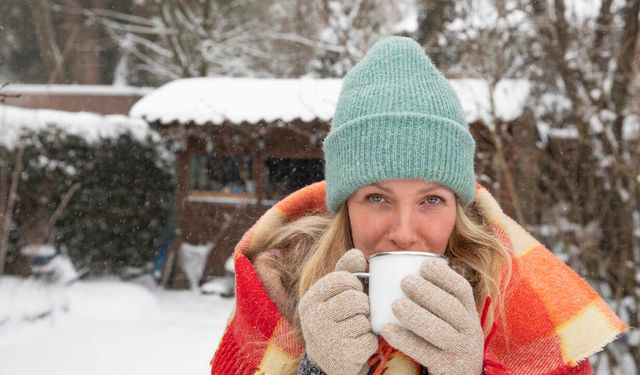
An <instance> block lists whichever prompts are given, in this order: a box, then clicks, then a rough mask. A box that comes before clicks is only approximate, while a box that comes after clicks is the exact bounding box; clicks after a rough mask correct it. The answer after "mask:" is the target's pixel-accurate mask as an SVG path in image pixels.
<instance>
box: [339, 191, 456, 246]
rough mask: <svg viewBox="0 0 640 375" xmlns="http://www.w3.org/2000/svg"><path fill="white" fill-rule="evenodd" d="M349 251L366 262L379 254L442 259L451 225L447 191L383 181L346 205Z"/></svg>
mask: <svg viewBox="0 0 640 375" xmlns="http://www.w3.org/2000/svg"><path fill="white" fill-rule="evenodd" d="M347 208H348V211H349V221H350V223H351V235H352V237H353V242H354V246H355V247H356V248H358V249H360V250H362V251H363V252H364V254H365V255H366V256H369V255H372V254H375V253H379V252H383V251H400V250H405V251H426V252H430V253H436V254H444V252H445V249H446V246H447V242H448V240H449V236H450V235H451V233H452V232H453V226H454V224H455V221H456V198H455V195H454V193H453V192H452V191H451V190H449V189H448V188H446V187H444V186H442V185H439V184H436V183H430V182H426V181H422V180H414V179H401V180H384V181H378V182H375V183H373V184H370V185H366V186H363V187H361V188H360V189H358V190H357V191H355V192H354V193H353V194H351V196H350V197H349V199H347Z"/></svg>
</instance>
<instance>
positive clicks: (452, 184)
mask: <svg viewBox="0 0 640 375" xmlns="http://www.w3.org/2000/svg"><path fill="white" fill-rule="evenodd" d="M323 148H324V153H325V163H326V166H325V171H326V176H325V178H326V180H327V207H328V208H329V209H330V210H331V211H333V212H336V211H337V210H338V209H339V208H340V205H341V204H342V203H343V202H344V201H345V200H346V199H347V198H348V197H349V195H351V194H352V193H353V192H354V191H356V190H358V189H359V188H360V187H362V186H364V185H367V184H370V183H372V182H375V181H381V180H388V179H401V178H415V179H421V180H425V181H430V182H436V183H439V184H441V185H444V186H447V187H449V188H450V189H451V190H453V191H454V193H456V195H457V196H458V198H459V199H460V200H461V203H462V204H463V205H464V206H467V205H468V204H470V203H471V202H472V201H473V198H474V196H475V177H474V169H473V157H474V151H475V143H474V141H473V138H472V137H471V134H470V133H469V132H468V130H467V129H465V128H464V127H463V126H462V125H460V124H456V123H455V122H453V121H451V120H449V119H445V118H440V117H434V116H430V115H425V114H421V113H412V112H407V113H390V114H381V115H374V116H367V117H361V118H358V119H356V120H353V121H350V122H348V123H345V124H343V125H341V126H339V127H338V128H336V129H332V131H331V132H330V133H329V135H328V136H327V138H326V139H325V141H324V145H323Z"/></svg>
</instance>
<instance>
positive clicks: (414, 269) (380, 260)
mask: <svg viewBox="0 0 640 375" xmlns="http://www.w3.org/2000/svg"><path fill="white" fill-rule="evenodd" d="M427 258H429V259H433V261H435V262H444V264H449V261H448V259H447V257H445V256H444V255H439V254H433V253H427V252H421V251H392V252H382V253H376V254H373V255H372V256H370V257H369V272H357V273H355V275H356V276H357V277H358V278H359V279H360V280H362V281H363V284H364V285H365V292H366V291H367V290H366V289H368V294H369V305H370V316H369V318H370V319H371V326H372V329H373V332H374V333H377V334H380V332H381V331H382V327H384V325H385V324H387V323H395V324H398V325H400V326H402V324H401V323H400V322H399V321H398V319H396V317H395V315H393V311H392V309H391V305H392V304H393V302H394V301H396V300H398V299H400V298H406V297H407V296H406V295H405V294H404V292H403V291H402V288H401V287H400V282H401V281H402V279H403V278H404V277H405V276H408V275H414V276H420V266H421V265H422V263H423V262H424V261H425V259H427ZM367 281H368V283H367ZM367 286H368V288H367Z"/></svg>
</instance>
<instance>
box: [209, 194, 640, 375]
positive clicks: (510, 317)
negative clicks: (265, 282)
mask: <svg viewBox="0 0 640 375" xmlns="http://www.w3.org/2000/svg"><path fill="white" fill-rule="evenodd" d="M324 197H325V183H324V182H320V183H316V184H313V185H310V186H307V187H305V188H303V189H301V190H299V191H297V192H295V193H293V194H292V195H290V196H289V197H287V198H285V199H284V200H282V201H281V202H279V203H278V204H277V205H275V206H274V207H272V208H271V209H270V210H269V211H267V212H266V213H265V214H264V215H263V216H262V217H261V218H260V219H259V220H258V221H257V222H256V224H255V225H254V226H253V227H252V228H251V229H250V230H249V231H248V232H247V233H246V234H245V235H244V236H243V238H242V240H241V241H240V242H239V243H238V245H237V246H236V249H235V253H234V258H235V267H236V268H235V270H236V307H235V311H234V312H233V313H232V315H231V317H230V318H229V321H228V323H227V327H226V330H225V333H224V336H223V337H222V340H221V342H220V345H219V346H218V349H217V351H216V353H215V355H214V358H213V359H212V360H211V365H212V367H211V373H212V374H253V373H259V374H278V373H281V372H282V366H283V365H284V364H286V363H290V362H291V361H292V360H293V359H294V358H297V357H299V356H300V355H301V354H302V353H303V351H304V347H303V345H302V343H300V342H298V340H297V339H296V338H295V337H293V335H291V334H290V326H289V324H288V323H287V321H286V320H285V319H284V318H283V317H282V315H281V314H280V312H279V311H278V309H277V307H276V305H275V304H274V303H273V302H272V301H271V299H270V298H269V295H268V294H267V292H266V291H265V290H264V288H263V286H262V284H261V282H260V279H259V278H258V274H257V273H256V271H255V269H254V267H253V265H252V264H251V262H250V261H249V260H248V259H247V257H246V256H245V255H244V254H245V253H246V252H247V250H249V249H255V248H257V247H259V246H260V244H261V239H262V238H264V235H265V233H269V232H271V231H273V230H274V228H277V227H279V226H280V225H282V224H284V223H286V222H289V221H293V220H296V219H298V218H300V217H302V216H305V215H310V214H317V213H320V212H323V211H325V210H326V206H325V201H324ZM475 204H476V205H477V207H478V210H479V211H480V213H481V214H482V215H483V216H484V217H485V218H486V219H487V221H488V222H489V223H490V225H491V227H492V228H493V230H494V231H495V233H497V234H498V236H499V237H500V238H501V240H502V241H503V243H504V244H505V245H506V246H507V247H508V248H509V250H511V252H512V253H513V257H514V260H513V267H514V277H513V279H512V280H513V281H512V283H511V284H510V287H509V289H510V294H509V297H508V299H507V300H506V303H505V305H506V306H505V307H506V330H507V331H508V332H509V336H508V337H509V339H508V340H506V339H505V334H504V333H505V332H504V331H503V330H502V329H501V327H502V324H500V322H498V324H497V327H498V329H497V331H496V333H495V336H494V338H493V340H492V341H491V343H490V345H489V347H488V353H490V354H491V357H492V358H494V359H496V360H498V361H499V362H501V363H502V364H503V365H505V366H506V368H507V369H508V371H509V373H510V374H553V373H563V372H564V370H568V369H569V368H571V367H574V366H576V364H577V363H578V362H579V361H581V360H583V359H585V358H587V357H588V356H590V355H591V354H593V353H596V352H598V351H600V350H601V349H602V347H603V346H604V345H606V344H607V343H609V342H611V341H612V340H613V339H614V338H615V337H616V336H617V335H618V334H620V333H621V332H622V331H624V330H625V329H626V328H628V326H627V325H625V324H624V323H622V322H621V321H620V320H619V319H618V318H617V317H616V315H615V314H614V313H613V311H611V309H610V308H609V307H608V306H607V304H606V303H605V302H604V301H603V300H602V298H600V296H599V295H598V294H597V293H596V292H595V291H594V290H593V289H592V288H591V287H590V286H589V285H588V284H587V283H586V282H585V281H584V280H583V279H582V278H581V277H580V276H578V275H577V274H576V273H575V272H574V271H572V270H571V269H570V268H569V267H567V266H566V265H565V264H564V263H562V262H561V261H560V260H559V259H558V258H556V257H555V256H554V255H553V254H552V253H551V252H550V251H549V250H547V249H546V248H545V247H544V246H543V245H542V244H540V243H539V242H538V241H536V240H535V239H534V238H533V237H532V236H531V235H529V234H528V233H527V232H526V231H525V230H524V229H523V228H522V227H521V226H520V225H518V224H517V223H516V222H515V221H513V220H512V219H511V218H509V217H508V216H507V215H505V214H504V213H503V212H502V209H501V208H500V206H499V205H498V203H497V202H496V201H495V199H494V198H493V197H492V196H491V194H490V193H489V192H488V191H487V190H485V189H484V188H482V186H480V185H478V189H477V192H476V200H475ZM391 362H393V361H390V365H393V363H391ZM401 366H402V364H399V365H398V367H397V368H398V369H401V368H402V367H401ZM405 369H406V367H405ZM389 373H393V371H389Z"/></svg>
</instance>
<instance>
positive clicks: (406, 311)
mask: <svg viewBox="0 0 640 375" xmlns="http://www.w3.org/2000/svg"><path fill="white" fill-rule="evenodd" d="M420 275H421V277H418V276H407V277H405V278H404V279H403V280H402V284H401V286H402V290H403V291H404V293H405V294H406V295H407V297H409V298H408V299H407V298H403V299H399V300H397V301H395V302H394V303H393V306H392V308H393V313H394V314H395V316H396V317H397V318H398V320H399V321H400V322H401V323H402V324H403V326H404V327H406V328H404V327H400V326H398V325H396V324H387V325H385V326H384V327H383V329H382V337H384V339H385V340H386V341H387V342H388V343H389V345H391V346H393V347H394V348H396V349H398V350H400V351H401V352H403V353H404V354H406V355H408V356H409V357H411V358H413V359H414V360H415V361H416V362H418V363H420V364H421V365H423V366H424V367H426V368H427V369H428V370H429V373H430V374H447V375H456V374H461V375H462V374H464V375H477V374H480V373H481V372H482V361H483V356H484V333H483V331H482V326H481V325H480V317H479V316H478V313H477V311H476V305H475V301H474V298H473V290H472V288H471V285H470V284H469V282H467V280H466V279H465V278H464V277H462V276H460V275H459V274H458V273H456V272H455V271H453V270H452V269H451V268H449V267H448V266H447V265H445V264H442V263H439V262H434V261H430V260H426V261H425V262H424V263H423V264H422V266H421V269H420Z"/></svg>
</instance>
